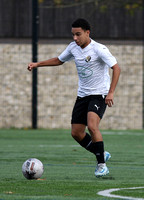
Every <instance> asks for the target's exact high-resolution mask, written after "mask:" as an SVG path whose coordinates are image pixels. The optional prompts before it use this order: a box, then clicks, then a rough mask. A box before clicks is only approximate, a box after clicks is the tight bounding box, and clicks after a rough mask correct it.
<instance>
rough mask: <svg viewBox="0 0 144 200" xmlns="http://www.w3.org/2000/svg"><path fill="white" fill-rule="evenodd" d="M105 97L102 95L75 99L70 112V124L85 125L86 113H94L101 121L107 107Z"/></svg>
mask: <svg viewBox="0 0 144 200" xmlns="http://www.w3.org/2000/svg"><path fill="white" fill-rule="evenodd" d="M105 97H106V96H103V95H90V96H86V97H77V99H76V102H75V105H74V108H73V112H72V120H71V124H85V125H87V113H88V112H90V111H91V112H94V113H96V114H97V115H98V116H99V117H100V119H102V117H103V115H104V112H105V110H106V106H107V104H106V103H105Z"/></svg>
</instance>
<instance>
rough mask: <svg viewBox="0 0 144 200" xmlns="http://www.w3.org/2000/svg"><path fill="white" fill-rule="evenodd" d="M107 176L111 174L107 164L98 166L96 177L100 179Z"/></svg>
mask: <svg viewBox="0 0 144 200" xmlns="http://www.w3.org/2000/svg"><path fill="white" fill-rule="evenodd" d="M107 174H109V170H108V168H107V166H106V164H105V163H100V164H97V167H96V169H95V176H96V177H97V178H99V177H102V176H105V175H107Z"/></svg>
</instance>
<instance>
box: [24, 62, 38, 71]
mask: <svg viewBox="0 0 144 200" xmlns="http://www.w3.org/2000/svg"><path fill="white" fill-rule="evenodd" d="M36 67H38V64H37V63H29V64H28V67H27V69H28V70H29V71H32V70H33V69H34V68H36Z"/></svg>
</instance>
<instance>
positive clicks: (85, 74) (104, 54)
mask: <svg viewBox="0 0 144 200" xmlns="http://www.w3.org/2000/svg"><path fill="white" fill-rule="evenodd" d="M58 59H59V60H60V61H61V62H66V61H69V60H71V59H74V60H75V64H76V67H77V72H78V76H79V87H78V96H80V97H84V96H88V95H107V93H108V91H109V88H110V76H109V67H112V66H114V65H115V64H116V63H117V61H116V59H115V57H114V56H112V54H111V53H110V52H109V50H108V48H107V47H106V46H105V45H102V44H100V43H97V42H95V41H94V40H92V39H91V42H90V44H89V45H88V46H86V47H85V48H84V49H82V48H81V47H80V46H78V45H77V44H76V43H75V42H71V43H70V44H69V45H68V46H67V48H66V49H65V50H64V51H63V52H62V53H61V54H60V55H59V56H58Z"/></svg>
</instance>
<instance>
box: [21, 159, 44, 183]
mask: <svg viewBox="0 0 144 200" xmlns="http://www.w3.org/2000/svg"><path fill="white" fill-rule="evenodd" d="M43 172H44V167H43V164H42V162H41V161H40V160H38V159H36V158H30V159H28V160H26V161H25V162H24V163H23V165H22V173H23V175H24V177H25V178H27V179H38V178H40V177H41V176H42V174H43Z"/></svg>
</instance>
